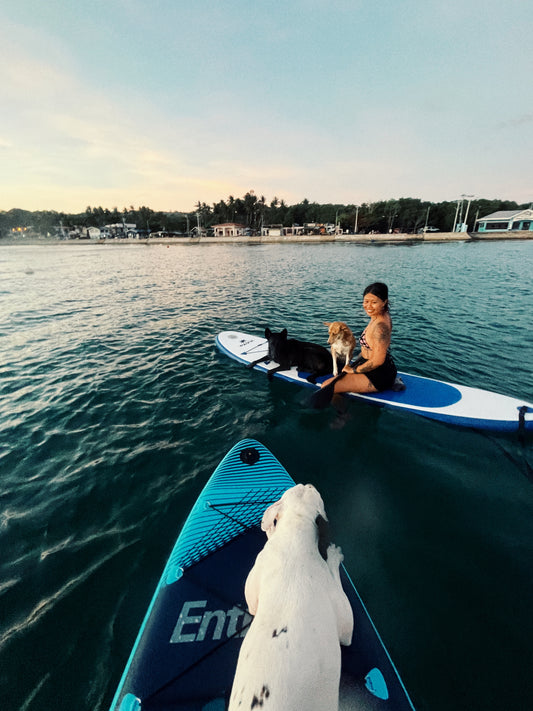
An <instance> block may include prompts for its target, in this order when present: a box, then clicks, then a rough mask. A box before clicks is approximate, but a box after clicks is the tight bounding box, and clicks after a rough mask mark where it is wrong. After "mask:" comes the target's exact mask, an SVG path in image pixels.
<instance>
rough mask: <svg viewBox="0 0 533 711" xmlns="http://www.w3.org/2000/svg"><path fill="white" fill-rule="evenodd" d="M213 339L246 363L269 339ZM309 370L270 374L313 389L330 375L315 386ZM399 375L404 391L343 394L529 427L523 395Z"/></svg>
mask: <svg viewBox="0 0 533 711" xmlns="http://www.w3.org/2000/svg"><path fill="white" fill-rule="evenodd" d="M215 343H216V346H217V348H218V349H219V350H220V351H221V352H222V353H224V354H225V355H227V356H229V357H230V358H233V359H234V360H237V361H239V362H240V363H243V364H244V365H250V364H251V363H253V362H254V361H256V360H258V359H259V358H261V357H262V356H266V355H267V354H268V343H267V341H266V339H265V338H264V337H262V336H254V335H250V334H248V333H242V332H240V331H223V332H222V333H219V334H218V336H217V337H216V340H215ZM276 366H277V363H275V362H274V361H268V362H265V363H259V364H257V365H255V366H254V369H255V370H260V371H262V372H264V373H268V371H269V370H271V369H273V368H275V367H276ZM308 375H309V373H305V372H298V371H297V369H296V368H295V367H293V368H291V369H290V370H283V371H278V372H276V373H274V377H275V378H282V379H283V380H286V381H289V382H293V383H297V384H299V385H304V386H306V387H311V388H316V387H319V386H320V383H321V382H323V381H324V380H327V378H328V377H330V376H325V377H321V378H317V385H313V384H312V383H309V382H308V381H307V380H306V378H307V376H308ZM398 375H399V376H400V377H401V379H402V380H403V382H404V384H405V390H402V391H400V392H394V391H392V390H387V391H385V392H381V393H373V394H368V393H365V394H363V393H348V394H347V395H348V397H350V398H355V399H357V400H360V401H365V402H368V403H370V404H373V405H381V406H386V407H392V408H396V409H399V410H406V411H410V412H412V413H414V414H417V415H422V416H423V417H429V418H431V419H435V420H440V421H442V422H448V423H451V424H455V425H460V426H464V427H475V428H478V429H486V430H493V431H499V432H506V431H507V432H516V431H518V430H520V429H524V430H531V431H533V404H531V403H528V402H525V401H524V400H520V399H518V398H514V397H509V396H507V395H500V394H499V393H494V392H491V391H489V390H481V389H479V388H473V387H469V386H466V385H457V384H454V383H447V382H444V381H442V380H434V379H432V378H424V377H422V376H419V375H410V374H409V373H403V372H398Z"/></svg>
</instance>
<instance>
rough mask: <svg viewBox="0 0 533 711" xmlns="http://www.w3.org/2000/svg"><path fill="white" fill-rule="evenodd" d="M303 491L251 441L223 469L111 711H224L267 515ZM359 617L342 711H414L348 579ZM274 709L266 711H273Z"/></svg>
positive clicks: (191, 524)
mask: <svg viewBox="0 0 533 711" xmlns="http://www.w3.org/2000/svg"><path fill="white" fill-rule="evenodd" d="M293 485H294V481H293V479H292V478H291V477H290V476H289V474H288V473H287V471H286V470H285V469H284V468H283V466H282V465H281V464H280V463H279V462H278V461H277V459H276V458H275V457H274V456H273V455H272V454H271V453H270V452H269V451H268V449H266V448H265V447H264V446H263V445H262V444H260V443H259V442H257V441H255V440H250V439H247V440H243V441H242V442H239V443H238V444H237V445H235V446H234V447H233V448H232V449H231V450H230V452H228V454H227V455H226V456H225V457H224V459H223V460H222V462H221V463H220V464H219V466H218V467H217V469H216V470H215V472H214V473H213V475H212V476H211V478H210V479H209V481H208V482H207V484H206V486H205V488H204V489H203V491H202V492H201V494H200V496H199V497H198V500H197V501H196V503H195V505H194V507H193V509H192V511H191V513H190V514H189V517H188V518H187V520H186V522H185V524H184V526H183V529H182V531H181V533H180V535H179V538H178V540H177V541H176V544H175V546H174V548H173V550H172V553H171V555H170V557H169V559H168V561H167V564H166V566H165V569H164V571H163V575H162V577H161V580H160V581H159V584H158V586H157V588H156V591H155V594H154V596H153V599H152V602H151V604H150V606H149V608H148V612H147V614H146V617H145V619H144V622H143V623H142V626H141V629H140V632H139V634H138V636H137V640H136V641H135V644H134V646H133V650H132V653H131V655H130V658H129V660H128V662H127V664H126V668H125V670H124V673H123V675H122V678H121V680H120V683H119V685H118V689H117V692H116V694H115V697H114V700H113V702H112V704H111V711H163V710H164V711H170V710H171V709H172V710H175V711H224V709H226V708H227V705H228V700H229V695H230V692H231V687H232V683H233V676H234V673H235V668H236V664H237V657H238V654H239V648H240V645H241V642H242V638H243V637H244V635H245V634H246V630H247V628H248V626H249V624H250V622H251V619H252V618H251V617H250V615H249V614H248V613H247V610H246V602H245V598H244V584H245V581H246V577H247V575H248V573H249V571H250V570H251V568H252V566H253V564H254V562H255V558H256V556H257V554H258V553H259V551H260V550H261V549H262V548H263V546H264V544H265V543H266V535H265V534H264V533H263V532H262V531H261V519H262V517H263V513H264V511H265V509H266V508H267V507H268V506H269V505H270V504H272V503H273V502H274V501H277V500H278V499H279V498H280V497H281V495H282V494H283V492H284V491H285V490H286V489H288V488H290V487H291V486H293ZM341 580H342V584H343V587H344V590H345V592H346V594H347V596H348V598H349V600H350V603H351V605H352V609H353V613H354V623H355V625H354V635H353V641H352V644H351V646H350V647H342V676H341V688H340V701H341V703H340V707H339V708H340V709H341V711H344V709H346V710H347V709H353V708H364V709H372V710H374V711H404V710H409V709H411V710H412V709H413V705H412V703H411V701H410V699H409V696H408V694H407V691H406V690H405V687H404V685H403V683H402V681H401V679H400V677H399V675H398V672H397V671H396V668H395V667H394V664H393V663H392V661H391V659H390V657H389V654H388V653H387V651H386V649H385V647H384V645H383V643H382V641H381V639H380V637H379V634H378V632H377V631H376V628H375V627H374V624H373V623H372V620H371V619H370V617H369V615H368V612H367V610H366V608H365V606H364V604H363V602H362V601H361V598H360V597H359V595H358V593H357V591H356V589H355V587H354V585H353V583H352V582H351V580H350V578H349V577H348V574H347V573H346V570H345V569H344V567H343V566H341ZM265 708H267V706H266V705H265Z"/></svg>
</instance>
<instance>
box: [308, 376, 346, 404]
mask: <svg viewBox="0 0 533 711" xmlns="http://www.w3.org/2000/svg"><path fill="white" fill-rule="evenodd" d="M345 375H347V373H346V372H345V371H344V370H343V371H342V372H340V373H339V374H338V375H337V377H336V378H333V380H332V381H331V382H329V383H328V384H327V385H324V387H323V388H320V390H315V392H314V393H313V394H312V395H311V399H310V401H309V404H310V406H311V407H313V408H314V409H315V410H323V409H324V408H325V407H327V406H328V405H329V404H330V402H331V399H332V398H333V393H334V392H335V383H336V382H337V380H340V379H341V378H344V376H345Z"/></svg>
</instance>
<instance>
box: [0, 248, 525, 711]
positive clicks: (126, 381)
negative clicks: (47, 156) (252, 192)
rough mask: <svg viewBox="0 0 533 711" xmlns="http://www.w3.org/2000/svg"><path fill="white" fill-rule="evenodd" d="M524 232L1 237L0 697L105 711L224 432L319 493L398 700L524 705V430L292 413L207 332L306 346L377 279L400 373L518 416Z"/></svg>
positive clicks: (22, 705) (299, 398)
mask: <svg viewBox="0 0 533 711" xmlns="http://www.w3.org/2000/svg"><path fill="white" fill-rule="evenodd" d="M532 274H533V243H532V242H493V243H488V244H484V243H479V242H475V243H454V244H434V245H432V244H422V245H420V244H418V245H413V246H396V245H395V246H379V245H371V246H363V245H354V244H352V245H350V244H343V245H334V244H324V245H304V244H288V245H261V246H238V245H209V246H208V245H175V246H174V245H173V246H171V247H165V246H155V245H152V246H145V245H132V246H122V245H105V246H103V245H91V244H83V245H78V244H72V245H70V244H65V245H58V246H38V247H37V246H2V247H1V248H0V551H1V556H0V699H1V702H0V705H1V707H2V709H3V711H6V710H7V711H15V710H20V711H50V710H52V709H53V710H54V711H63V710H64V711H66V710H67V709H68V710H69V711H72V709H78V710H80V711H83V710H87V711H88V710H89V709H91V711H95V710H101V709H106V708H107V707H108V705H109V703H110V702H111V699H112V696H113V693H114V690H115V688H116V685H117V683H118V680H119V677H120V674H121V672H122V669H123V667H124V664H125V662H126V659H127V657H128V655H129V652H130V650H131V646H132V643H133V641H134V639H135V636H136V634H137V631H138V628H139V625H140V623H141V621H142V618H143V616H144V613H145V611H146V608H147V605H148V603H149V601H150V599H151V596H152V593H153V591H154V588H155V585H156V584H157V581H158V579H159V576H160V574H161V572H162V568H163V566H164V564H165V561H166V558H167V556H168V554H169V552H170V550H171V548H172V546H173V543H174V541H175V538H176V537H177V534H178V532H179V529H180V526H181V524H182V523H183V521H184V519H185V517H186V515H187V513H188V511H189V510H190V507H191V506H192V504H193V503H194V500H195V498H196V496H197V495H198V493H199V491H200V490H201V488H202V486H203V485H204V484H205V482H206V481H207V479H208V477H209V476H210V474H211V473H212V471H213V469H214V468H215V467H216V465H217V464H218V462H219V461H220V459H221V458H222V457H223V456H224V454H225V453H226V452H227V451H228V450H229V448H230V447H231V446H233V445H234V444H235V443H236V442H237V441H239V440H240V439H242V438H244V437H254V438H256V439H258V440H260V441H261V442H263V443H264V444H265V445H266V446H267V447H269V448H270V449H271V450H272V452H273V453H274V454H275V455H276V456H277V457H278V459H279V460H280V461H281V462H282V464H284V466H285V467H286V468H287V469H288V471H289V472H290V473H291V475H292V476H293V477H294V478H295V479H296V480H297V481H302V482H312V483H314V484H315V485H316V486H317V487H318V488H319V490H320V491H321V493H322V495H323V498H324V500H325V503H326V510H327V511H328V514H329V517H330V519H331V523H332V527H333V531H334V534H335V535H334V538H335V541H336V542H337V543H338V544H339V545H341V546H342V548H343V551H344V554H345V563H346V566H347V568H348V571H349V573H350V575H351V577H352V578H353V580H354V582H355V583H356V585H357V588H358V590H359V592H360V594H361V596H362V598H363V600H364V601H365V603H366V605H367V607H368V610H369V612H370V613H371V615H372V617H373V620H374V622H375V624H376V626H377V628H378V630H379V631H380V634H381V636H382V638H383V640H384V642H385V644H386V646H387V648H388V650H389V652H390V654H391V656H392V658H393V660H394V662H395V664H396V666H397V667H398V669H399V671H400V674H401V675H402V678H403V681H404V683H405V685H406V687H407V689H408V690H409V692H410V695H411V697H412V699H413V702H414V704H415V706H416V708H417V709H419V711H423V710H427V711H449V710H450V709H454V710H458V709H461V710H462V709H464V710H465V711H475V710H478V709H479V711H506V710H507V709H513V711H519V710H523V711H527V710H530V709H532V708H533V673H532V670H533V652H532V648H533V645H532V639H533V615H532V613H531V610H532V606H533V565H532V561H533V473H532V468H531V467H532V461H533V457H532V446H531V445H532V441H531V437H528V438H526V439H525V440H520V439H519V438H518V437H517V436H514V435H492V434H486V433H485V434H483V433H480V432H478V431H475V430H470V429H460V428H455V427H450V426H448V425H444V424H440V423H438V422H433V421H430V420H425V419H423V418H420V417H417V416H415V415H409V414H406V413H395V412H390V411H388V410H382V409H379V408H373V407H370V406H368V405H365V404H359V403H350V404H349V405H348V407H347V411H346V412H345V413H343V415H342V416H339V414H338V413H337V412H336V411H335V409H334V408H329V409H328V410H326V411H323V412H314V411H311V410H309V409H308V407H307V406H306V404H307V396H308V392H307V391H303V390H300V389H298V388H295V387H293V386H291V385H289V384H287V383H284V382H281V381H274V382H272V383H269V382H268V381H267V379H266V378H265V377H264V376H262V375H261V374H260V373H257V372H251V371H248V370H246V369H245V368H243V367H242V366H240V365H239V364H237V363H235V362H234V361H231V360H229V359H228V358H225V357H224V356H222V355H221V354H219V353H218V352H217V351H216V349H215V346H214V338H215V335H216V334H217V333H218V332H219V331H221V330H227V329H233V328H235V329H240V330H244V331H249V332H253V333H256V332H257V333H260V332H262V330H263V329H264V328H265V326H269V327H271V328H272V329H274V330H277V329H281V328H283V327H287V328H288V330H289V335H291V336H294V337H299V338H304V339H307V340H315V341H317V342H321V343H325V342H326V338H327V332H326V328H325V327H324V326H323V325H322V322H323V321H327V320H333V319H340V320H345V321H347V322H348V323H350V324H351V325H352V326H353V328H354V330H355V331H356V332H360V331H361V330H362V329H363V328H364V326H365V323H366V319H365V315H364V312H363V311H362V308H361V300H362V296H361V295H362V290H363V288H364V287H365V286H366V285H367V284H368V283H370V282H372V281H376V280H380V281H386V282H387V283H388V284H389V288H390V295H391V307H392V314H393V321H394V332H393V344H392V345H393V354H394V356H395V359H396V361H397V363H398V365H399V367H400V369H402V370H405V371H409V372H413V373H418V374H421V375H427V376H430V377H437V378H442V379H445V380H450V381H455V382H461V383H465V384H472V385H475V386H478V387H483V388H487V389H491V390H496V391H499V392H504V393H507V394H510V395H514V396H517V397H521V398H524V399H525V400H528V401H530V402H533V378H532V371H533V354H532V337H531V333H532V330H531V314H532V306H533V285H532V280H531V275H532Z"/></svg>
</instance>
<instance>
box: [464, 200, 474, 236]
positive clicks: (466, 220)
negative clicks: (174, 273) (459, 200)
mask: <svg viewBox="0 0 533 711" xmlns="http://www.w3.org/2000/svg"><path fill="white" fill-rule="evenodd" d="M463 197H464V198H468V204H467V206H466V214H465V221H464V230H462V231H463V232H466V231H467V230H468V211H469V210H470V203H471V202H472V198H473V197H474V196H473V195H463Z"/></svg>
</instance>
